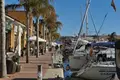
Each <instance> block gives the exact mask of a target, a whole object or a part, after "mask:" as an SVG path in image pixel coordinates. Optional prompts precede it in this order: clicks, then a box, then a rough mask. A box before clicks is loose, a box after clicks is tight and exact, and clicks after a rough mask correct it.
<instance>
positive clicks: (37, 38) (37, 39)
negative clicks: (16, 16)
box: [36, 17, 39, 58]
mask: <svg viewBox="0 0 120 80" xmlns="http://www.w3.org/2000/svg"><path fill="white" fill-rule="evenodd" d="M36 22H37V37H36V42H37V54H36V57H37V58H38V57H39V17H37V19H36Z"/></svg>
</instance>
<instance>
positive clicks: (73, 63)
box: [69, 55, 88, 70]
mask: <svg viewBox="0 0 120 80" xmlns="http://www.w3.org/2000/svg"><path fill="white" fill-rule="evenodd" d="M87 62H88V60H87V59H86V56H85V55H81V56H69V65H70V67H71V69H72V70H79V69H80V68H82V67H83V66H84V65H85V64H86V63H87Z"/></svg>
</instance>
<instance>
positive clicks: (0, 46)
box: [0, 0, 7, 77]
mask: <svg viewBox="0 0 120 80" xmlns="http://www.w3.org/2000/svg"><path fill="white" fill-rule="evenodd" d="M0 27H1V28H0V72H2V73H0V77H7V70H6V50H5V45H6V43H5V41H6V34H5V8H4V0H0Z"/></svg>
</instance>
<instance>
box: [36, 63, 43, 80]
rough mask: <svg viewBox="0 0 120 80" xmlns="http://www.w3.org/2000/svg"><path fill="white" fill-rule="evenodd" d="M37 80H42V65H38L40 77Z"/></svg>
mask: <svg viewBox="0 0 120 80" xmlns="http://www.w3.org/2000/svg"><path fill="white" fill-rule="evenodd" d="M37 78H38V79H37V80H42V65H38V75H37Z"/></svg>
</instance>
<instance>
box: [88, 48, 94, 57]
mask: <svg viewBox="0 0 120 80" xmlns="http://www.w3.org/2000/svg"><path fill="white" fill-rule="evenodd" d="M89 54H90V57H92V55H93V48H90V52H89Z"/></svg>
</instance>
